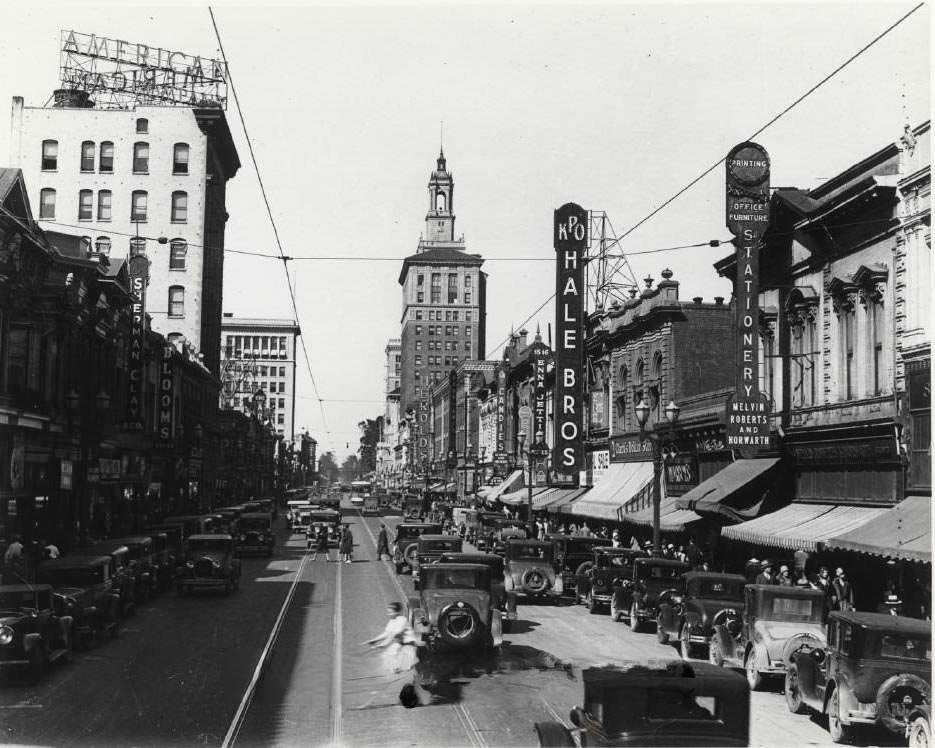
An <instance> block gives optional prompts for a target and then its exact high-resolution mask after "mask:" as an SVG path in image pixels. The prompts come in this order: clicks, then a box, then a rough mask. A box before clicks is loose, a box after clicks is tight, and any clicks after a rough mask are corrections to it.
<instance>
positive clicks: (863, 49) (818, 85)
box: [618, 3, 925, 241]
mask: <svg viewBox="0 0 935 748" xmlns="http://www.w3.org/2000/svg"><path fill="white" fill-rule="evenodd" d="M923 5H925V3H919V4H918V5H916V6H915V7H914V8H913V9H912V10H910V11H909V12H908V13H906V14H905V15H904V16H902V17H901V18H900V19H899V20H898V21H896V22H895V23H893V24H892V25H890V26H888V27H887V28H886V29H884V30H883V31H882V32H880V33H879V34H877V35H876V36H875V37H874V38H873V39H871V40H870V41H869V42H868V43H867V44H865V45H864V46H863V47H861V48H860V49H859V50H857V52H855V53H854V54H853V55H851V56H850V57H848V58H847V59H846V60H845V61H844V62H842V63H841V64H840V65H838V66H837V67H836V68H835V69H834V70H832V71H831V72H830V73H828V75H826V76H825V77H824V78H822V79H821V80H820V81H818V83H816V84H815V85H814V86H812V87H811V88H810V89H808V91H806V92H805V93H804V94H802V95H801V96H799V98H797V99H796V100H795V101H793V102H792V103H791V104H789V106H787V107H786V108H785V109H783V110H782V111H781V112H780V113H779V114H777V115H776V116H775V117H773V118H772V119H771V120H770V121H769V122H767V123H766V124H765V125H763V126H762V127H761V128H760V129H759V130H757V131H756V132H755V133H753V134H752V135H750V136H749V137H748V138H747V140H753V139H754V138H755V137H756V136H757V135H760V134H761V133H762V132H763V131H764V130H766V129H767V128H768V127H770V126H771V125H773V124H775V123H776V122H777V121H778V120H779V119H780V118H781V117H783V116H784V115H785V114H787V113H788V112H790V111H791V110H792V109H794V108H795V107H796V106H798V105H799V104H800V103H801V102H802V101H804V100H805V99H806V98H807V97H808V96H810V95H811V94H812V93H814V92H815V91H817V90H818V89H819V88H821V87H822V86H823V85H824V84H825V83H827V82H828V81H829V80H831V79H832V78H833V77H834V76H835V75H837V74H838V73H840V72H841V71H842V70H844V68H846V67H847V66H848V65H850V64H851V63H852V62H853V61H854V60H856V59H857V58H858V57H860V56H861V55H862V54H863V53H864V52H866V51H867V50H868V49H870V48H871V47H872V46H873V45H874V44H876V43H877V42H878V41H880V40H881V39H882V38H883V37H885V36H886V35H887V34H889V33H890V32H891V31H892V30H893V29H895V28H896V27H897V26H899V25H900V24H901V23H902V22H903V21H905V20H906V19H907V18H909V16H911V15H912V14H913V13H915V12H916V11H917V10H918V9H919V8H921V7H922V6H923ZM726 158H727V156H726V155H724V156H722V157H721V158H719V159H718V160H717V161H715V162H714V163H713V164H711V166H709V167H708V168H707V169H705V170H704V171H703V172H701V174H699V175H698V176H697V177H695V178H694V179H693V180H692V181H690V182H689V183H688V184H686V185H685V186H684V187H683V188H682V189H680V190H679V191H678V192H676V193H675V194H674V195H673V196H672V197H670V198H669V199H668V200H666V201H665V202H664V203H662V205H660V206H658V207H657V208H655V209H654V210H653V211H652V212H651V213H649V215H647V216H646V217H645V218H642V219H640V220H639V221H637V222H636V223H635V224H633V225H632V226H631V227H630V228H628V229H627V230H626V231H624V232H623V234H621V235H620V238H619V239H618V241H619V240H620V239H623V238H624V237H626V236H628V235H629V234H631V233H633V232H634V231H636V229H638V228H639V227H640V226H642V225H643V224H644V223H646V221H648V220H649V219H650V218H652V217H653V216H654V215H656V214H657V213H658V212H659V211H661V210H662V209H663V208H665V207H666V206H667V205H669V204H670V203H672V202H674V201H675V200H677V199H678V198H679V197H681V196H682V195H683V194H684V193H685V192H687V191H688V190H690V189H691V188H692V187H694V186H695V185H696V184H698V182H700V181H701V180H702V179H704V178H705V177H706V176H708V174H710V173H711V172H712V171H714V170H715V169H716V168H717V167H718V166H720V165H721V164H723V163H724V159H726Z"/></svg>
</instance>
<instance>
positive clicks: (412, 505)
mask: <svg viewBox="0 0 935 748" xmlns="http://www.w3.org/2000/svg"><path fill="white" fill-rule="evenodd" d="M424 507H425V502H424V501H422V497H420V496H415V495H413V494H406V495H405V496H403V519H405V520H407V521H408V522H415V521H416V520H419V519H422V513H423V510H424Z"/></svg>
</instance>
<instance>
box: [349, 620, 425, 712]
mask: <svg viewBox="0 0 935 748" xmlns="http://www.w3.org/2000/svg"><path fill="white" fill-rule="evenodd" d="M386 614H387V616H388V617H389V621H387V623H386V626H385V627H384V628H383V631H382V632H380V634H378V635H377V636H375V637H373V638H372V639H368V640H367V641H365V642H364V644H365V645H366V646H368V647H370V648H371V649H382V650H383V651H382V652H381V653H380V663H381V669H382V674H383V675H384V676H386V677H388V678H389V679H390V685H391V686H395V685H396V684H397V683H399V682H400V681H401V680H405V681H407V682H406V683H405V684H404V685H403V687H402V689H401V690H400V692H399V697H398V698H399V701H400V703H401V704H402V705H403V706H404V707H406V708H407V709H411V708H412V707H414V706H418V705H420V704H421V703H427V699H425V695H424V691H423V689H421V688H420V686H419V685H418V683H417V681H416V676H415V672H414V669H415V666H416V662H418V651H417V650H418V648H419V647H421V646H424V643H423V642H422V641H421V639H419V637H418V636H417V635H416V633H415V631H413V629H412V626H411V625H410V623H409V620H408V619H407V618H406V616H405V615H404V614H403V606H402V603H398V602H392V603H390V604H389V605H387V606H386ZM378 693H379V692H378V691H372V692H371V694H370V699H369V700H368V702H367V703H366V704H364V705H363V706H361V707H358V708H359V709H363V708H366V707H367V706H369V705H370V703H371V702H372V701H373V697H374V696H376V695H377V694H378Z"/></svg>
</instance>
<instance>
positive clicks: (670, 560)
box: [633, 556, 688, 569]
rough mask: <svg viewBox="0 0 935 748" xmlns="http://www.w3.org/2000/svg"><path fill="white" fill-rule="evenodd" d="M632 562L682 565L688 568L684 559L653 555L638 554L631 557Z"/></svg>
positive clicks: (654, 564)
mask: <svg viewBox="0 0 935 748" xmlns="http://www.w3.org/2000/svg"><path fill="white" fill-rule="evenodd" d="M633 562H634V563H636V564H643V565H646V564H652V565H653V566H684V567H685V568H686V569H687V568H688V564H686V563H685V562H684V561H679V560H678V559H677V558H656V557H655V556H638V557H637V558H634V559H633Z"/></svg>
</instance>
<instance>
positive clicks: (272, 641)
mask: <svg viewBox="0 0 935 748" xmlns="http://www.w3.org/2000/svg"><path fill="white" fill-rule="evenodd" d="M286 542H288V539H287V541H286ZM306 561H308V553H306V554H305V555H303V556H302V562H301V563H300V564H299V568H298V569H297V570H296V573H295V579H293V580H292V585H291V586H290V587H289V592H288V594H287V595H286V599H285V600H284V601H283V604H282V607H281V608H280V609H279V615H278V616H276V622H275V623H274V624H273V629H272V631H270V633H269V638H268V639H267V640H266V646H265V647H263V651H262V652H261V653H260V659H259V660H258V661H257V663H256V667H255V668H254V670H253V677H252V678H250V683H249V685H248V686H247V690H246V691H245V692H244V695H243V698H242V699H241V700H240V706H238V707H237V712H236V713H235V714H234V719H233V721H232V722H231V724H230V727H229V728H228V729H227V734H226V735H225V736H224V742H222V743H221V748H231V746H232V745H233V744H234V742H235V741H236V740H237V735H238V734H239V733H240V728H241V727H242V726H243V721H244V718H245V717H246V716H247V709H249V708H250V702H251V701H253V696H254V694H255V693H256V684H257V682H259V680H260V674H261V673H262V672H263V668H264V667H265V665H266V663H267V661H268V660H269V657H270V654H271V653H272V651H273V647H274V646H276V640H277V639H278V638H279V632H280V630H281V629H282V622H283V619H284V618H285V616H286V611H287V610H288V609H289V606H290V605H291V604H292V598H293V597H294V596H295V589H296V587H297V586H298V584H299V580H300V579H301V578H302V572H303V571H304V570H305V562H306Z"/></svg>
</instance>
